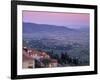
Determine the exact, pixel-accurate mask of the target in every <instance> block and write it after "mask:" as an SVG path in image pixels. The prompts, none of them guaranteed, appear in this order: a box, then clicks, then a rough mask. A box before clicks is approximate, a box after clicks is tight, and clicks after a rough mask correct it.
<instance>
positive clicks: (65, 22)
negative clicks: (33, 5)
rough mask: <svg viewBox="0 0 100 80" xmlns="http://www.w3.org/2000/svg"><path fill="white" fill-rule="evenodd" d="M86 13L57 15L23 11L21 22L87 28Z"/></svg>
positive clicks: (87, 15) (88, 16)
mask: <svg viewBox="0 0 100 80" xmlns="http://www.w3.org/2000/svg"><path fill="white" fill-rule="evenodd" d="M89 18H90V15H89V14H88V13H84V14H79V13H57V12H55V13H54V12H36V11H23V22H29V23H38V24H50V25H61V26H69V25H70V26H74V25H75V26H89V21H90V20H89Z"/></svg>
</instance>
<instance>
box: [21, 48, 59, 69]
mask: <svg viewBox="0 0 100 80" xmlns="http://www.w3.org/2000/svg"><path fill="white" fill-rule="evenodd" d="M57 66H59V64H58V61H57V60H56V59H53V58H51V57H50V55H48V54H47V53H46V52H44V51H37V50H35V49H32V48H27V47H24V48H23V65H22V67H23V68H46V67H57Z"/></svg>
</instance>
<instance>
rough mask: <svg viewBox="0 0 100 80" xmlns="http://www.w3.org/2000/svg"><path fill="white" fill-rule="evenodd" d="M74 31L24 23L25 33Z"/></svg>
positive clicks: (61, 27) (62, 27)
mask: <svg viewBox="0 0 100 80" xmlns="http://www.w3.org/2000/svg"><path fill="white" fill-rule="evenodd" d="M72 30H73V29H70V28H67V27H64V26H56V25H47V24H36V23H23V33H34V32H44V31H45V32H55V31H58V32H64V31H72Z"/></svg>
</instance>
